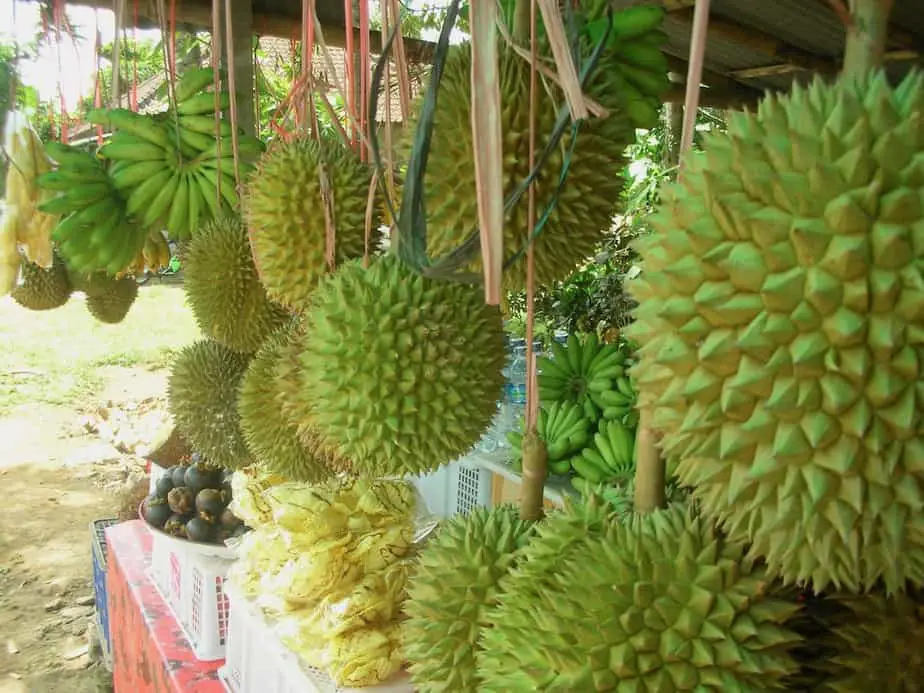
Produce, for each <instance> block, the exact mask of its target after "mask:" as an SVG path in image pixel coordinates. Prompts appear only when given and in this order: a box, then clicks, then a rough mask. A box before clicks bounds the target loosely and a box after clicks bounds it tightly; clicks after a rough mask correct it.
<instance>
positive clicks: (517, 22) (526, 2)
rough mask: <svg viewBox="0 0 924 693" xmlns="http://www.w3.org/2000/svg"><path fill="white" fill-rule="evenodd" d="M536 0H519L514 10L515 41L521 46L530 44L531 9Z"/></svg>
mask: <svg viewBox="0 0 924 693" xmlns="http://www.w3.org/2000/svg"><path fill="white" fill-rule="evenodd" d="M533 2H535V0H517V4H516V5H514V8H513V40H514V41H516V42H517V43H518V44H519V45H521V46H525V45H526V44H527V43H529V24H530V21H529V17H530V7H532V4H533Z"/></svg>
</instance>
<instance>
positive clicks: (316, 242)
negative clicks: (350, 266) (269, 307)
mask: <svg viewBox="0 0 924 693" xmlns="http://www.w3.org/2000/svg"><path fill="white" fill-rule="evenodd" d="M322 162H323V163H324V170H325V171H326V173H327V178H328V182H329V185H330V191H331V192H330V194H331V197H332V200H333V204H332V206H333V219H332V220H331V223H332V224H333V227H334V231H335V235H336V245H335V248H336V251H335V252H336V255H335V256H336V260H337V262H338V263H340V262H343V261H344V260H348V259H351V258H357V257H360V256H361V255H362V254H363V249H364V247H365V243H364V239H365V228H366V227H365V219H366V201H367V199H368V195H369V185H370V182H371V181H372V171H371V170H370V169H369V167H368V166H366V165H365V164H364V163H362V162H361V161H360V159H359V157H358V156H357V155H356V153H355V152H353V150H351V149H348V148H347V147H345V146H344V145H343V144H341V143H339V142H338V141H335V140H332V139H329V138H325V139H322V140H321V143H320V144H318V143H317V142H315V141H314V140H311V139H299V140H295V141H294V142H278V143H276V144H274V145H273V146H272V147H270V149H269V151H267V152H266V153H265V154H264V155H263V157H262V158H261V159H260V162H259V164H258V165H257V170H256V171H254V173H253V174H252V175H251V176H250V178H249V180H248V182H247V187H246V192H245V193H244V201H243V207H244V213H245V217H246V221H247V230H248V233H249V234H250V244H251V247H252V248H253V256H254V260H255V262H256V266H257V271H258V272H259V274H260V279H261V281H262V282H263V285H264V286H265V287H266V291H267V293H268V294H269V296H270V298H271V299H273V300H275V301H278V302H279V303H281V304H283V305H285V306H288V307H289V308H291V309H293V310H302V309H303V308H304V307H305V306H306V304H307V301H308V298H309V297H310V296H311V294H312V292H313V291H314V289H315V287H316V286H317V284H318V281H319V280H320V279H321V277H322V276H324V274H326V273H327V270H328V266H327V259H326V252H325V248H326V244H325V239H326V237H327V226H326V224H325V214H324V203H323V198H322V194H321V193H322V191H321V181H320V177H319V170H320V167H321V163H322Z"/></svg>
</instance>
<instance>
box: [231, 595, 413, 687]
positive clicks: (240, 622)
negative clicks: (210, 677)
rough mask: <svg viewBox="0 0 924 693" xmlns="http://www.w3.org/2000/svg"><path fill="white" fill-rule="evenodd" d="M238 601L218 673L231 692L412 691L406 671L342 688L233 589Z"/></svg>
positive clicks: (234, 601) (235, 603)
mask: <svg viewBox="0 0 924 693" xmlns="http://www.w3.org/2000/svg"><path fill="white" fill-rule="evenodd" d="M228 595H229V597H230V598H231V601H232V602H233V604H234V608H233V609H232V610H231V612H230V613H231V617H230V622H229V627H228V647H227V651H226V658H225V664H224V666H223V667H222V668H221V669H219V671H218V675H219V676H220V677H221V680H222V681H223V682H224V684H225V688H227V689H228V693H352V692H355V693H363V692H368V693H412V691H413V690H414V688H413V686H412V685H411V683H410V680H409V678H408V676H407V675H406V674H399V675H398V676H396V677H395V679H394V680H392V681H388V682H386V683H383V684H380V685H378V686H369V687H367V688H339V687H338V686H337V685H336V684H335V683H334V682H333V681H332V680H331V678H330V677H329V676H327V675H326V674H325V673H324V672H322V671H319V670H318V669H315V668H314V667H309V666H305V665H304V664H302V663H301V660H300V659H299V658H298V657H297V656H296V655H295V654H294V653H292V652H290V651H289V650H288V649H286V648H285V647H284V646H283V645H282V643H281V642H280V641H279V638H278V637H277V636H276V634H275V633H273V631H272V629H271V628H270V627H269V625H268V622H267V619H266V617H265V616H264V615H263V613H262V612H261V611H260V609H259V608H258V607H257V606H256V605H255V604H253V603H251V602H250V601H249V600H247V599H245V598H243V597H241V596H238V595H237V594H235V593H234V591H233V590H231V589H229V590H228Z"/></svg>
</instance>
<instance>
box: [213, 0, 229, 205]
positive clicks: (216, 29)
mask: <svg viewBox="0 0 924 693" xmlns="http://www.w3.org/2000/svg"><path fill="white" fill-rule="evenodd" d="M210 57H211V61H212V86H213V92H214V94H215V156H216V161H217V162H218V175H217V176H216V177H215V178H216V180H217V181H218V183H217V185H216V186H215V196H216V203H215V204H216V209H221V204H222V202H221V199H222V198H221V179H222V175H221V174H222V168H221V167H222V162H223V159H222V151H221V149H222V147H221V71H220V70H221V0H212V54H211V56H210ZM229 62H230V61H229ZM229 71H230V67H229Z"/></svg>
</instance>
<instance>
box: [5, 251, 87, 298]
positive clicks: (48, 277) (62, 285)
mask: <svg viewBox="0 0 924 693" xmlns="http://www.w3.org/2000/svg"><path fill="white" fill-rule="evenodd" d="M20 271H21V273H22V281H21V282H20V283H19V285H18V286H17V287H16V288H15V289H13V291H12V292H11V293H10V295H11V296H12V297H13V300H14V301H16V303H18V304H19V305H21V306H22V307H23V308H28V309H29V310H52V309H54V308H60V307H61V306H63V305H64V304H65V303H67V300H68V299H69V298H70V296H71V292H72V291H73V289H72V288H71V283H70V281H69V280H68V278H67V268H66V267H65V265H64V260H63V259H62V258H61V256H60V255H58V254H57V253H54V255H53V259H52V265H51V267H49V268H48V269H44V268H42V267H40V266H39V265H37V264H35V263H34V262H29V261H28V260H26V259H25V258H23V260H22V265H21V268H20Z"/></svg>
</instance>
